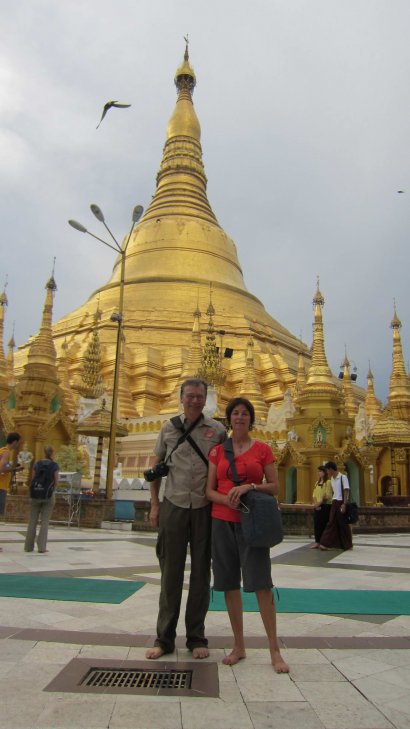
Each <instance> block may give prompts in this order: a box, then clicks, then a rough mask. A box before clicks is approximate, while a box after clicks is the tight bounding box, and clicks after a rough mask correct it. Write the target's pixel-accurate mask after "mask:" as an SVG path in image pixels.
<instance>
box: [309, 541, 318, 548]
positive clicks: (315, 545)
mask: <svg viewBox="0 0 410 729" xmlns="http://www.w3.org/2000/svg"><path fill="white" fill-rule="evenodd" d="M310 549H319V544H318V543H317V542H315V543H314V544H311V545H310Z"/></svg>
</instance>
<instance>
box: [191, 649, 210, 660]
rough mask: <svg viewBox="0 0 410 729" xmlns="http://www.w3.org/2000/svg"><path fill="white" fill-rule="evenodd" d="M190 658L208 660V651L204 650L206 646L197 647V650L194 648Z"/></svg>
mask: <svg viewBox="0 0 410 729" xmlns="http://www.w3.org/2000/svg"><path fill="white" fill-rule="evenodd" d="M192 656H193V658H199V659H202V658H208V656H209V650H208V648H206V646H198V647H197V648H194V649H193V650H192Z"/></svg>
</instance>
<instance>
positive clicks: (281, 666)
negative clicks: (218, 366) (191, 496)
mask: <svg viewBox="0 0 410 729" xmlns="http://www.w3.org/2000/svg"><path fill="white" fill-rule="evenodd" d="M226 417H227V420H228V423H229V425H230V426H231V428H232V446H233V453H234V458H235V467H236V471H237V476H238V479H239V480H240V485H239V486H235V485H234V483H233V474H232V469H231V465H230V463H229V461H228V460H227V458H226V456H225V452H224V446H223V444H221V445H218V446H216V447H214V448H212V450H211V451H210V453H209V471H208V482H207V488H206V495H207V498H208V499H209V500H210V501H211V502H212V569H213V573H214V588H215V590H221V591H224V593H225V602H226V607H227V610H228V615H229V620H230V623H231V627H232V632H233V637H234V646H233V649H232V651H231V653H230V654H229V656H226V657H225V658H224V659H223V663H225V664H226V665H228V666H233V665H235V663H238V661H240V660H241V659H242V658H246V652H245V643H244V635H243V610H242V597H241V590H240V583H241V572H242V579H243V589H244V591H245V592H255V593H256V598H257V600H258V605H259V612H260V614H261V617H262V621H263V624H264V627H265V630H266V634H267V636H268V641H269V649H270V654H271V660H272V665H273V667H274V669H275V671H276V672H277V673H288V671H289V667H288V665H287V664H286V663H285V661H284V660H283V658H282V656H281V654H280V650H279V645H278V640H277V635H276V610H275V602H274V599H273V594H272V587H273V585H272V577H271V564H270V556H269V549H268V548H266V549H265V548H260V547H248V546H246V544H245V542H244V539H243V537H242V531H241V524H240V511H239V508H240V499H241V497H242V496H243V495H244V494H246V493H247V492H248V491H251V490H252V489H256V490H257V491H263V492H264V493H267V494H272V496H274V495H276V494H277V493H278V490H279V482H278V476H277V473H276V467H275V465H274V461H275V457H274V455H273V453H272V450H271V448H270V447H269V446H268V445H267V444H266V443H262V442H260V441H257V440H252V438H250V436H249V431H250V429H251V428H252V426H253V423H254V420H255V410H254V407H253V405H252V403H250V402H249V400H246V399H245V398H242V397H236V398H234V399H233V400H231V402H230V403H228V405H227V407H226ZM264 478H265V479H266V480H265V481H264ZM263 481H264V482H263Z"/></svg>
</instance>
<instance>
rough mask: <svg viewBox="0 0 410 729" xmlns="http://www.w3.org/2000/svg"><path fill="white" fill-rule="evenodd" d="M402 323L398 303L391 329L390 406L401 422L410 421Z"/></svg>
mask: <svg viewBox="0 0 410 729" xmlns="http://www.w3.org/2000/svg"><path fill="white" fill-rule="evenodd" d="M401 326H402V325H401V321H400V319H399V317H398V316H397V311H396V301H395V300H394V314H393V319H392V321H391V324H390V327H391V329H392V330H393V367H392V373H391V376H390V386H389V395H388V405H389V407H390V408H391V412H392V415H393V416H394V417H396V418H400V419H401V420H410V379H409V376H408V374H407V371H406V365H405V362H404V357H403V348H402V342H401V335H400V329H401Z"/></svg>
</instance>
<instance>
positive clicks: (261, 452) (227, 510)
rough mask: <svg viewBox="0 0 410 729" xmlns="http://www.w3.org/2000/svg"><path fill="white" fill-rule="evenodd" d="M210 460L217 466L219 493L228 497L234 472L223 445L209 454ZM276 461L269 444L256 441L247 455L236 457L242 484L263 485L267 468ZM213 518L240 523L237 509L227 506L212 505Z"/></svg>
mask: <svg viewBox="0 0 410 729" xmlns="http://www.w3.org/2000/svg"><path fill="white" fill-rule="evenodd" d="M209 460H210V462H211V463H213V464H214V465H215V466H216V481H217V489H216V490H217V491H218V493H220V494H224V495H226V494H227V493H228V492H229V491H230V490H231V488H232V487H233V486H234V483H233V481H232V470H231V467H230V464H229V461H228V460H227V458H226V456H225V452H224V447H223V445H218V446H216V447H215V448H212V450H211V451H210V452H209ZM275 461H276V458H275V456H274V455H273V453H272V449H271V448H270V446H268V444H267V443H262V441H260V440H255V441H254V442H253V443H252V445H251V447H250V448H248V450H247V451H245V453H242V454H241V455H239V456H235V467H236V472H237V474H238V479H239V480H240V482H241V483H262V481H263V477H264V473H265V466H267V465H269V464H270V463H274V462H275ZM212 516H213V517H214V518H215V519H222V520H224V521H234V522H240V520H241V516H240V512H239V511H238V510H237V509H232V508H231V507H230V506H225V504H215V503H213V504H212Z"/></svg>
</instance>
